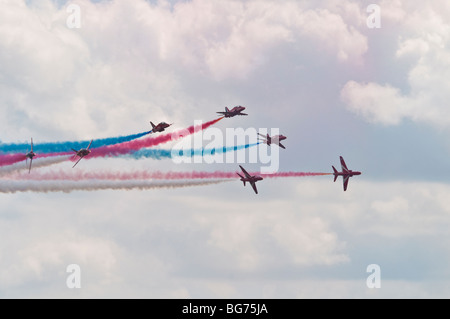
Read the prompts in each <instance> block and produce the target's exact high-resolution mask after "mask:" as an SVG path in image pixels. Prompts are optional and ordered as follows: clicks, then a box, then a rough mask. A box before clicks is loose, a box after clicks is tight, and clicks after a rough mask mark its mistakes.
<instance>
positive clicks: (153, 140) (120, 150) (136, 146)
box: [86, 117, 223, 158]
mask: <svg viewBox="0 0 450 319" xmlns="http://www.w3.org/2000/svg"><path fill="white" fill-rule="evenodd" d="M221 119H223V117H220V118H218V119H215V120H212V121H209V122H206V123H204V124H200V125H196V126H194V125H192V126H190V127H188V128H187V129H184V130H179V131H177V132H174V133H167V134H162V135H159V136H157V137H147V138H145V139H142V140H137V141H130V142H125V143H121V144H119V145H110V146H104V147H100V148H96V149H95V152H94V151H93V152H92V153H91V154H90V155H89V156H87V157H86V158H95V157H105V156H117V155H124V154H130V153H132V152H133V151H137V150H140V149H141V148H144V147H152V146H156V145H159V144H162V143H167V142H170V141H175V140H178V139H180V138H182V137H185V136H188V135H191V134H194V133H196V132H199V131H202V130H205V129H207V128H208V127H210V126H211V125H213V124H215V123H217V122H219V121H220V120H221Z"/></svg>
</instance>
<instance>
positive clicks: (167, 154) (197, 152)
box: [128, 143, 260, 159]
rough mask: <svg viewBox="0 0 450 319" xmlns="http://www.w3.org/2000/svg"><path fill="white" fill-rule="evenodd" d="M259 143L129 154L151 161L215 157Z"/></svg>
mask: <svg viewBox="0 0 450 319" xmlns="http://www.w3.org/2000/svg"><path fill="white" fill-rule="evenodd" d="M258 144H260V143H254V144H247V145H239V146H228V147H225V146H224V147H218V148H207V149H203V148H201V149H189V150H183V149H180V150H167V149H140V150H138V151H134V152H132V153H130V154H128V155H129V156H131V157H132V158H134V159H139V158H143V157H144V158H153V159H163V158H172V157H174V156H186V157H192V156H206V155H216V154H222V153H226V152H231V151H238V150H242V149H247V148H249V147H253V146H256V145H258Z"/></svg>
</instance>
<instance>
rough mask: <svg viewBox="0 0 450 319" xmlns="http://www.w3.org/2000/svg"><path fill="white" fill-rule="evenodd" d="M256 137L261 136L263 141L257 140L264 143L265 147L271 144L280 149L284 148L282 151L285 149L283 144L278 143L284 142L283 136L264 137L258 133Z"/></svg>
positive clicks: (284, 137)
mask: <svg viewBox="0 0 450 319" xmlns="http://www.w3.org/2000/svg"><path fill="white" fill-rule="evenodd" d="M258 135H261V136H262V137H263V139H259V140H260V141H262V142H264V143H266V144H267V145H270V144H272V143H273V144H276V145H278V146H279V147H281V148H284V149H285V148H286V147H284V145H283V144H281V143H280V141H282V140H285V139H286V138H287V137H286V136H284V135H274V136H269V134H267V136H264V135H262V134H260V133H258Z"/></svg>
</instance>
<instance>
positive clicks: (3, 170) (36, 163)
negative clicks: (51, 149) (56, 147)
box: [0, 155, 71, 176]
mask: <svg viewBox="0 0 450 319" xmlns="http://www.w3.org/2000/svg"><path fill="white" fill-rule="evenodd" d="M70 158H71V156H70V155H65V156H55V157H45V158H34V159H33V164H32V169H37V168H39V167H45V166H50V165H54V164H58V163H61V162H65V161H67V160H69V159H70ZM28 165H29V163H28ZM28 165H25V164H24V163H22V162H19V163H15V164H12V165H9V166H4V167H0V176H5V175H8V174H11V173H14V172H16V171H21V170H27V171H28ZM33 173H34V172H33ZM27 174H28V173H27Z"/></svg>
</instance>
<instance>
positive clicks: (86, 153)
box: [72, 140, 93, 168]
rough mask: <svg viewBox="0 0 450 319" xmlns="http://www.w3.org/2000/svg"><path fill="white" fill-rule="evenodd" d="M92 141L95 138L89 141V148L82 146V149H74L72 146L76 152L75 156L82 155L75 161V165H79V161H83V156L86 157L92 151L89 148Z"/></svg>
mask: <svg viewBox="0 0 450 319" xmlns="http://www.w3.org/2000/svg"><path fill="white" fill-rule="evenodd" d="M92 141H93V140H91V142H90V143H89V145H88V147H87V148H82V149H81V150H79V151H77V150H74V149H73V148H72V151H74V152H75V153H76V154H75V156H79V157H80V159H79V160H78V161H77V162H76V163H75V165H77V164H78V162H79V161H81V160H82V159H83V157H85V156H87V155H89V154H90V153H91V151H90V150H89V147H91V144H92ZM75 165H73V166H72V168H74V167H75Z"/></svg>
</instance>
